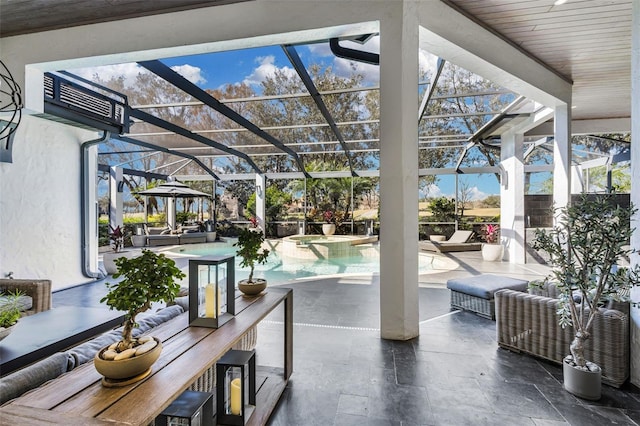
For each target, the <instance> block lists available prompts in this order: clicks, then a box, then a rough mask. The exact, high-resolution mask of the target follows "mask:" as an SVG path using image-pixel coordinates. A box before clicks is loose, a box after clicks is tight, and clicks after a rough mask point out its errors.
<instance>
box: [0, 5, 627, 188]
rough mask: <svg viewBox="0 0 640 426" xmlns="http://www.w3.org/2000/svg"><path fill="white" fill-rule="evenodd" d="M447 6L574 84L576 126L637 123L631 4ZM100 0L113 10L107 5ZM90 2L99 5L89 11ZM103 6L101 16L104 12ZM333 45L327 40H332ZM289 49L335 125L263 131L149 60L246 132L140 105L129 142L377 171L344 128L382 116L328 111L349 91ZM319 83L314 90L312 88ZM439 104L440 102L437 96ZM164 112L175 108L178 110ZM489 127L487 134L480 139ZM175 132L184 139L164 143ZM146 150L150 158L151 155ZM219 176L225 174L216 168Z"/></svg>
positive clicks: (10, 14) (77, 14) (121, 12)
mask: <svg viewBox="0 0 640 426" xmlns="http://www.w3.org/2000/svg"><path fill="white" fill-rule="evenodd" d="M233 2H234V1H224V0H217V1H196V0H166V1H163V2H148V1H144V0H142V1H141V0H120V1H119V2H118V6H117V7H113V5H112V1H110V0H99V1H97V0H96V1H87V0H61V1H60V2H58V3H57V6H58V7H56V8H51V7H44V6H45V3H46V0H23V1H21V2H13V1H10V0H0V10H1V11H2V13H1V14H0V36H10V35H16V34H24V33H29V32H36V31H42V30H48V29H53V28H64V27H69V26H75V25H82V24H88V23H93V22H102V21H109V20H119V19H124V18H128V17H133V16H144V15H149V14H157V13H168V12H172V11H176V10H183V9H188V8H197V7H210V6H215V5H221V4H227V3H233ZM443 2H444V3H446V4H448V5H449V6H450V7H452V8H454V9H456V10H458V11H459V12H461V13H463V14H465V15H466V16H468V17H470V18H471V19H473V20H474V21H476V22H477V23H479V24H480V25H482V26H483V27H485V28H487V29H488V30H490V31H492V32H494V33H496V34H498V35H500V36H501V37H503V38H504V39H506V40H508V41H509V42H510V43H511V44H513V45H514V46H517V47H518V48H519V49H521V50H523V51H524V52H526V53H527V54H528V55H529V56H532V57H534V58H536V60H538V61H539V62H541V63H544V64H545V65H546V66H547V67H549V68H551V69H552V70H554V72H555V73H557V74H558V75H560V76H562V77H563V78H565V79H567V80H569V81H572V82H573V89H574V92H573V103H574V104H573V109H572V116H573V119H574V120H591V119H603V118H604V119H606V118H628V117H630V93H631V90H630V83H631V82H630V60H631V8H632V2H631V0H625V1H610V0H607V1H604V0H592V1H581V2H575V1H573V2H572V1H569V2H567V3H565V4H563V5H561V6H554V5H553V1H552V0H523V1H515V0H483V1H476V0H443ZM96 3H103V4H102V5H97V4H96ZM89 5H90V6H91V7H87V6H89ZM100 6H101V7H100ZM97 10H99V11H100V13H96V12H95V11H97ZM363 36H366V35H363ZM318 41H319V40H315V41H310V42H318ZM326 41H327V40H324V42H326ZM282 48H283V49H284V50H285V52H286V53H287V57H288V58H289V60H290V61H291V63H292V66H293V67H294V69H295V70H296V72H297V73H298V75H299V76H300V78H301V80H302V81H303V82H304V83H305V86H306V90H307V92H306V93H301V94H298V95H292V96H311V97H312V98H313V100H314V101H315V103H316V105H317V107H318V109H319V110H320V111H321V112H322V116H323V117H324V119H325V123H312V124H303V125H300V124H299V123H289V125H286V126H279V127H277V126H276V127H269V128H266V127H260V126H259V125H258V124H256V123H252V122H250V121H248V120H247V119H245V118H244V117H243V116H242V115H240V114H238V113H237V112H235V111H234V110H233V109H232V108H230V107H229V106H227V103H233V102H239V100H237V99H231V100H230V99H227V100H225V99H215V98H214V97H212V96H211V95H210V94H208V93H206V92H204V91H203V90H201V89H199V88H197V87H196V86H195V85H193V84H191V83H189V82H188V81H187V80H186V79H184V78H183V77H180V76H179V75H178V74H176V73H173V71H171V70H170V69H169V67H167V66H166V65H164V64H162V63H161V62H160V61H147V62H145V63H140V65H142V66H143V67H145V68H147V69H149V70H150V71H151V72H153V73H155V74H156V75H158V76H159V77H161V78H163V79H165V80H166V81H168V82H169V83H171V84H173V85H174V86H176V87H178V88H180V89H181V90H182V91H184V92H185V93H187V94H188V95H190V96H191V97H192V98H194V99H196V100H197V101H194V103H193V104H194V105H196V104H197V105H202V104H205V105H207V106H209V107H211V108H213V109H214V110H216V111H217V112H218V113H220V114H222V115H224V116H225V117H227V118H229V119H230V120H232V121H233V122H235V123H236V124H237V125H238V126H237V127H235V128H227V129H220V128H218V129H205V130H194V129H182V128H177V127H176V125H172V124H171V123H168V122H166V121H162V120H160V119H159V118H158V117H155V116H153V112H154V110H155V111H157V110H158V106H157V105H156V106H154V105H138V106H134V108H133V109H132V111H131V116H132V117H134V118H135V119H136V123H138V124H137V125H136V124H134V125H133V126H132V130H131V131H130V133H128V134H125V135H124V137H123V138H120V139H121V140H123V141H132V140H140V141H141V143H140V144H139V145H141V146H146V147H148V148H151V147H153V146H157V147H158V149H159V150H160V151H163V152H165V153H166V152H180V155H181V156H182V157H183V158H186V159H187V160H185V161H188V159H189V157H190V156H192V157H193V159H198V160H199V161H203V162H206V163H207V165H210V164H212V161H213V160H210V161H207V160H206V159H207V158H209V159H213V158H215V157H219V156H228V155H235V156H237V157H240V158H244V160H245V161H246V162H247V164H248V165H249V168H250V169H253V171H254V172H258V171H260V170H259V168H258V167H257V166H256V164H255V163H253V160H252V159H255V158H256V157H257V156H260V155H282V156H287V157H289V158H290V164H291V165H292V170H297V173H302V174H303V175H306V176H310V174H309V172H308V171H307V170H306V169H305V166H304V162H303V161H302V157H303V156H304V155H306V154H309V153H313V152H315V151H314V150H315V149H316V147H320V146H331V145H333V146H335V151H334V153H336V154H340V155H342V156H344V158H345V162H346V163H347V164H348V168H349V173H350V174H351V175H352V176H357V175H367V171H358V170H354V167H353V165H352V163H351V157H352V154H353V153H358V152H360V153H362V152H366V151H368V150H370V151H377V149H378V148H379V146H378V145H379V141H378V139H377V138H376V137H373V138H372V139H370V140H367V141H361V140H348V139H346V138H345V137H344V136H343V135H342V133H341V131H340V129H341V128H344V126H358V125H363V124H364V125H372V126H377V119H375V118H374V119H372V120H369V121H368V122H367V123H362V122H345V121H344V120H341V118H340V117H333V116H331V114H330V113H328V111H326V107H324V108H323V104H324V101H323V97H325V98H326V97H327V96H331V95H336V94H339V93H340V92H339V91H336V92H334V93H327V92H322V91H319V90H318V89H317V88H315V87H314V86H313V82H311V79H309V78H308V75H307V76H305V74H306V70H305V68H304V66H303V65H302V64H301V63H299V58H296V56H297V54H296V50H295V47H294V46H290V45H285V46H282ZM174 74H175V75H174ZM438 75H439V73H436V74H435V75H434V76H432V78H433V81H432V82H430V83H432V85H431V87H433V86H435V84H437V78H438ZM309 82H310V83H311V85H309V84H308V83H309ZM426 83H428V82H423V85H424V84H426ZM423 87H424V86H423ZM357 90H361V91H369V90H378V88H377V87H363V88H361V89H357ZM424 93H425V94H424V97H423V105H425V103H426V101H427V99H430V100H431V96H432V94H431V92H430V91H429V90H425V91H424ZM267 98H268V97H264V99H262V100H266V101H268V99H267ZM436 98H437V97H434V99H436ZM272 99H275V98H272ZM280 99H282V98H280ZM252 101H260V99H257V98H253V99H252ZM240 102H241V101H240ZM161 107H162V108H167V107H170V105H163V106H161ZM423 111H424V107H423V106H421V108H420V114H421V116H422V114H423ZM535 111H536V107H535V106H532V107H531V108H529V109H528V110H526V111H524V112H523V111H522V110H520V111H518V114H516V113H513V112H511V111H494V114H493V117H494V119H496V118H499V119H500V122H497V123H492V124H494V125H493V127H492V128H491V129H488V128H486V127H483V128H482V129H477V131H476V132H475V133H474V134H467V135H438V143H439V144H441V145H443V146H447V145H448V146H450V147H451V149H455V150H458V152H459V153H460V155H461V157H460V160H461V159H462V155H464V154H465V153H466V152H467V151H468V149H469V142H475V143H482V142H483V139H485V138H491V137H492V136H494V135H495V134H497V133H498V129H502V130H504V126H507V125H508V123H507V122H508V121H511V122H512V123H516V122H517V121H518V120H514V118H516V117H518V116H519V117H520V119H522V118H523V117H525V116H527V115H529V114H531V113H533V112H535ZM426 118H427V119H434V118H438V117H433V116H431V117H426ZM487 122H491V120H487ZM140 123H143V124H144V126H141V125H140ZM485 124H486V123H485ZM313 126H315V127H326V128H327V135H331V140H329V139H327V140H324V141H305V144H304V146H305V149H301V146H302V145H303V144H294V143H290V142H287V141H285V140H282V139H281V138H280V137H279V136H278V135H279V134H281V133H283V132H285V131H287V130H290V129H293V128H295V127H313ZM480 131H481V133H479V132H480ZM238 132H248V133H251V137H246V138H244V139H246V140H247V141H249V142H246V143H244V144H242V145H238V146H235V145H233V146H232V145H226V146H222V145H224V144H221V143H218V142H216V140H215V138H214V137H217V136H220V137H222V136H221V135H222V134H231V133H236V134H237V133H238ZM167 135H172V136H174V137H173V138H171V139H168V138H164V139H163V137H164V136H167ZM434 140H435V139H434V136H432V135H424V134H421V137H420V146H421V149H428V148H425V146H427V145H429V144H430V143H431V142H433V141H434ZM365 142H366V143H367V144H368V146H369V148H366V149H353V150H351V148H350V147H351V146H355V145H356V144H358V143H360V144H363V143H365ZM145 144H146V145H145ZM150 144H152V145H150ZM318 149H320V148H318ZM142 154H143V155H146V154H148V153H147V152H146V151H145V152H143V153H142ZM103 158H104V156H103ZM460 160H459V161H458V165H459V164H460ZM176 167H179V168H183V167H184V163H183V162H178V161H177V162H176ZM209 167H211V166H209ZM211 169H213V167H211ZM216 172H218V171H217V170H216ZM167 173H172V172H167ZM209 175H212V173H209ZM210 177H211V176H209V178H210Z"/></svg>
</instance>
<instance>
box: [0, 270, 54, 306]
mask: <svg viewBox="0 0 640 426" xmlns="http://www.w3.org/2000/svg"><path fill="white" fill-rule="evenodd" d="M15 290H20V291H22V292H23V293H24V294H26V295H27V296H29V297H31V299H32V301H33V305H32V307H31V309H29V310H28V311H25V312H24V314H25V315H31V314H35V313H38V312H42V311H47V310H49V309H51V281H50V280H35V279H34V280H25V279H20V280H14V279H8V278H2V279H0V291H1V292H12V291H15Z"/></svg>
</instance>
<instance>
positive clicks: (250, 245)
mask: <svg viewBox="0 0 640 426" xmlns="http://www.w3.org/2000/svg"><path fill="white" fill-rule="evenodd" d="M263 242H264V235H263V234H262V232H256V231H251V230H249V229H240V232H239V234H238V241H237V242H236V243H234V244H233V245H234V247H238V250H237V251H236V254H237V255H238V256H240V257H241V258H242V260H241V261H240V266H242V267H245V268H247V267H248V268H249V269H250V270H249V278H248V279H247V282H248V283H253V282H254V281H253V270H254V268H255V265H256V263H257V264H260V265H264V264H265V263H266V262H267V257H268V256H269V250H268V249H262V251H260V248H261V246H262V243H263Z"/></svg>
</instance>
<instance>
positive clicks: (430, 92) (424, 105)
mask: <svg viewBox="0 0 640 426" xmlns="http://www.w3.org/2000/svg"><path fill="white" fill-rule="evenodd" d="M444 64H445V60H444V59H442V58H438V68H437V69H436V75H435V76H434V77H433V78H432V79H431V84H430V85H429V90H427V92H426V93H425V94H424V96H423V98H422V102H421V103H420V109H419V110H418V123H420V120H421V119H422V116H423V115H424V112H425V111H426V110H427V104H428V103H429V101H430V100H431V99H432V96H433V92H434V91H435V90H436V84H438V79H439V78H440V74H441V73H442V69H443V68H444ZM418 125H419V124H418Z"/></svg>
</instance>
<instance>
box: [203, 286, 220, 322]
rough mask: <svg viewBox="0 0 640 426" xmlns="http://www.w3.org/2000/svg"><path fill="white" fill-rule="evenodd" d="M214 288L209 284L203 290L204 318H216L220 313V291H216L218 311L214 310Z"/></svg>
mask: <svg viewBox="0 0 640 426" xmlns="http://www.w3.org/2000/svg"><path fill="white" fill-rule="evenodd" d="M215 288H216V286H215V285H214V284H213V283H209V284H207V285H206V287H205V288H204V316H205V317H206V318H216V314H217V313H220V289H218V310H217V312H216V309H215V308H214V307H215V305H216V302H215V291H216V290H215Z"/></svg>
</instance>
